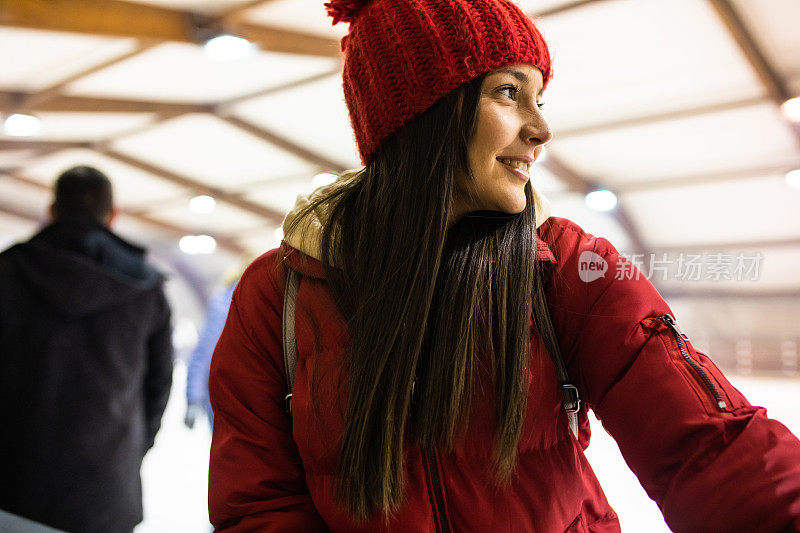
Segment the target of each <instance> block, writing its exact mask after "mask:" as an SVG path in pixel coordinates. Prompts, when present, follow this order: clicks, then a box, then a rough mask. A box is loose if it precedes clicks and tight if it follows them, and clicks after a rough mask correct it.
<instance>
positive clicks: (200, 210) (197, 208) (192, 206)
mask: <svg viewBox="0 0 800 533" xmlns="http://www.w3.org/2000/svg"><path fill="white" fill-rule="evenodd" d="M216 207H217V201H216V200H214V198H212V197H211V196H206V195H201V196H195V197H194V198H192V199H191V200H189V210H190V211H191V212H192V213H197V214H198V215H206V214H208V213H210V212H212V211H213V210H214V208H216Z"/></svg>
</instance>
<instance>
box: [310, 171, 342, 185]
mask: <svg viewBox="0 0 800 533" xmlns="http://www.w3.org/2000/svg"><path fill="white" fill-rule="evenodd" d="M338 177H339V176H337V175H336V174H334V173H332V172H323V173H322V174H317V175H316V176H314V177H313V178H312V179H311V184H312V185H313V186H314V188H315V189H316V188H318V187H324V186H325V185H330V184H331V183H333V182H334V181H336V179H337V178H338Z"/></svg>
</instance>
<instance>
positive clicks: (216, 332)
mask: <svg viewBox="0 0 800 533" xmlns="http://www.w3.org/2000/svg"><path fill="white" fill-rule="evenodd" d="M237 282H238V280H236V281H234V282H233V283H231V284H230V285H229V286H228V287H227V288H226V289H224V290H219V291H217V293H216V294H214V296H213V297H212V298H211V301H210V302H209V304H208V311H207V312H206V321H205V324H204V325H203V330H202V331H201V332H200V338H199V339H198V341H197V346H195V348H194V351H193V352H192V356H191V357H190V358H189V367H188V371H187V375H186V402H187V403H188V404H189V405H192V404H196V405H202V406H203V407H204V408H205V409H206V413H207V414H208V421H209V424H211V423H212V422H213V420H214V412H213V411H212V410H211V402H210V401H209V399H208V369H209V367H210V366H211V355H212V354H213V353H214V347H215V346H216V345H217V340H218V339H219V336H220V334H221V333H222V328H223V327H225V321H226V320H227V318H228V309H229V308H230V306H231V298H233V289H234V288H236V283H237Z"/></svg>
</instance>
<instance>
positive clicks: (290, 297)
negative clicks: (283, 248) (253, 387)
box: [282, 266, 300, 418]
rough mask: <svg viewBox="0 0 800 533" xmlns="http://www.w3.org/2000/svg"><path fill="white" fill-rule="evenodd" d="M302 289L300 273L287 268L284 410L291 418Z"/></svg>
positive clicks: (284, 299) (284, 330) (284, 314)
mask: <svg viewBox="0 0 800 533" xmlns="http://www.w3.org/2000/svg"><path fill="white" fill-rule="evenodd" d="M299 288H300V273H299V272H297V271H296V270H295V269H293V268H291V267H289V266H287V267H286V289H285V290H284V293H283V318H282V321H283V368H284V371H285V373H286V375H285V378H286V390H287V392H288V394H287V395H286V396H285V397H284V398H283V408H284V410H285V411H286V414H287V415H288V416H289V418H291V417H292V389H294V375H295V371H296V370H297V341H296V339H295V336H294V311H295V303H296V301H297V290H298V289H299Z"/></svg>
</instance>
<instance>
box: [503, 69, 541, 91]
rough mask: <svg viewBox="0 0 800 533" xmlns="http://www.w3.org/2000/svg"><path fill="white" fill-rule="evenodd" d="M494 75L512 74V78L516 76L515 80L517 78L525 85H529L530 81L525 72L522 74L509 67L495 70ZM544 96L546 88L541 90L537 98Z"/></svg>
mask: <svg viewBox="0 0 800 533" xmlns="http://www.w3.org/2000/svg"><path fill="white" fill-rule="evenodd" d="M494 73H495V74H500V73H505V74H511V75H512V76H514V77H515V78H517V79H518V80H519V81H521V82H523V83H527V82H528V81H529V79H528V75H527V74H525V73H524V72H520V71H519V70H515V69H513V68H508V67H506V68H500V69H497V70H495V71H494ZM542 94H544V87H542V88H541V89H539V93H538V94H537V96H542Z"/></svg>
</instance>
